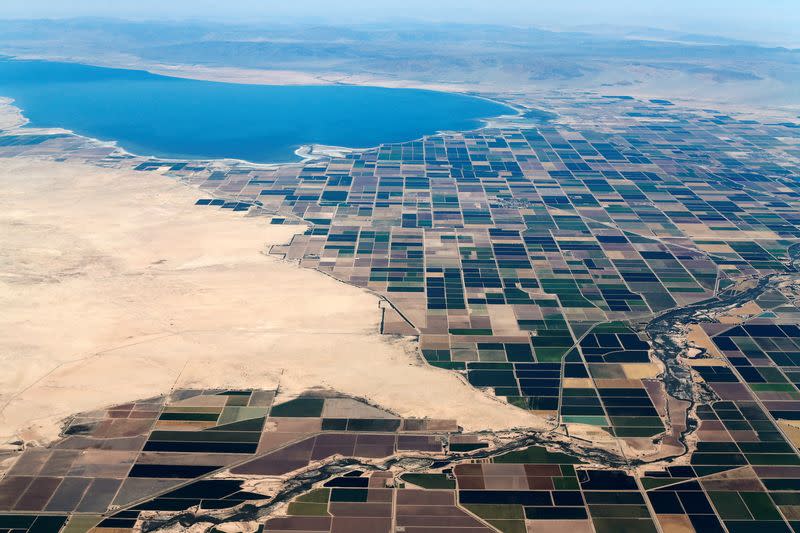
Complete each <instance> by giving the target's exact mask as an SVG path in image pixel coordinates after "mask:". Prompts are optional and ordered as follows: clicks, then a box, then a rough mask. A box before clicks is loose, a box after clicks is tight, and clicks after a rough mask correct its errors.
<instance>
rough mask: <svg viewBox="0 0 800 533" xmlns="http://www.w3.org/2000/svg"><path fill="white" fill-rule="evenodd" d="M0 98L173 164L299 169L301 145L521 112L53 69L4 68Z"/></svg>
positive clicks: (380, 95) (30, 114)
mask: <svg viewBox="0 0 800 533" xmlns="http://www.w3.org/2000/svg"><path fill="white" fill-rule="evenodd" d="M0 96H8V97H11V98H13V99H14V101H15V105H16V106H17V107H19V108H21V109H22V112H23V113H24V115H25V116H26V117H27V118H28V119H29V120H30V125H32V126H35V127H45V128H54V127H58V128H65V129H68V130H72V131H74V132H75V133H78V134H80V135H85V136H87V137H92V138H96V139H100V140H103V141H117V143H118V144H119V146H120V147H122V148H124V149H125V150H127V151H129V152H132V153H136V154H140V155H153V156H157V157H164V158H177V159H181V158H195V159H220V158H231V159H242V160H246V161H251V162H256V163H272V162H290V161H297V160H298V159H299V158H298V156H297V155H296V154H295V153H294V151H295V150H296V149H297V148H299V147H300V146H301V145H306V144H323V145H333V146H346V147H350V148H367V147H372V146H377V145H379V144H381V143H390V142H402V141H409V140H413V139H417V138H419V137H421V136H423V135H427V134H433V133H436V132H437V131H440V130H467V129H474V128H476V127H479V126H480V125H481V119H484V118H490V117H495V116H498V115H502V114H509V113H514V111H513V110H512V109H511V108H509V107H507V106H504V105H502V104H499V103H496V102H492V101H489V100H485V99H481V98H475V97H470V96H466V95H460V94H451V93H444V92H435V91H426V90H417V89H386V88H378V87H360V86H344V85H331V86H267V85H239V84H232V83H217V82H208V81H197V80H188V79H181V78H170V77H166V76H160V75H155V74H151V73H148V72H143V71H136V70H122V69H111V68H103V67H92V66H87V65H80V64H73V63H59V62H51V61H18V60H9V59H6V60H0Z"/></svg>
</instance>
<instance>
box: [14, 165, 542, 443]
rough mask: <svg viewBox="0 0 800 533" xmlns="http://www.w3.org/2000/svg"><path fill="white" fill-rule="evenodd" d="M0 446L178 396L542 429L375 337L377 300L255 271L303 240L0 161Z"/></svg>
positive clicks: (171, 190)
mask: <svg viewBox="0 0 800 533" xmlns="http://www.w3.org/2000/svg"><path fill="white" fill-rule="evenodd" d="M0 186H1V187H2V189H3V191H4V194H3V195H2V198H0V213H2V214H0V228H1V229H0V233H2V234H3V235H4V238H3V241H4V244H3V246H2V248H1V249H0V306H2V308H3V309H4V312H3V313H2V314H1V315H0V346H2V350H1V351H0V364H2V366H3V368H4V372H3V373H2V376H1V377H0V440H2V442H4V443H5V444H6V445H12V444H11V443H17V444H18V443H19V442H20V441H25V442H30V441H34V442H37V443H40V444H44V443H47V442H49V441H51V440H52V439H54V438H56V437H57V435H58V432H59V428H60V424H61V421H62V419H64V418H65V417H67V416H69V415H70V414H72V413H75V412H78V411H84V410H91V409H97V408H100V407H103V406H107V405H110V404H114V403H120V402H124V401H128V400H131V399H136V398H145V397H150V396H156V395H159V394H164V393H167V392H169V391H170V390H171V389H173V388H175V387H180V388H206V387H209V388H210V387H238V388H250V387H252V388H267V389H269V388H275V387H279V388H280V390H281V391H282V392H284V393H285V394H287V397H290V396H291V395H293V394H299V393H301V392H303V391H305V390H306V389H310V388H314V387H323V388H330V389H333V390H336V391H339V392H342V393H346V394H351V395H354V396H358V397H362V398H365V399H368V400H370V401H372V402H375V403H376V404H378V405H381V406H382V407H384V408H386V409H389V410H391V411H394V412H396V413H397V414H399V415H402V416H416V417H426V416H429V417H434V418H450V419H457V420H458V421H459V423H460V424H462V425H463V426H464V427H465V429H467V430H479V429H485V430H499V429H506V428H511V427H516V426H527V427H531V428H535V427H542V426H543V422H542V421H541V420H539V419H537V417H535V416H534V415H532V414H530V413H528V412H526V411H523V410H521V409H517V408H515V407H512V406H510V405H508V404H504V403H501V402H500V401H496V400H494V399H491V398H489V397H488V396H487V395H485V394H483V393H481V392H479V391H478V390H476V389H474V388H472V387H469V386H468V385H467V384H466V383H464V382H463V381H462V379H461V378H459V377H457V375H456V374H454V373H452V372H448V371H445V370H441V369H435V368H432V367H430V366H427V365H423V364H422V363H421V362H420V361H419V359H418V356H417V355H416V351H415V350H416V348H415V346H414V345H413V344H412V343H411V341H410V340H408V339H406V338H391V337H386V336H381V335H379V333H378V326H379V321H380V309H379V305H378V303H379V301H378V298H377V297H375V296H372V295H370V294H368V293H366V292H364V291H361V290H359V289H356V288H354V287H350V286H348V285H345V284H342V283H339V282H337V281H336V280H334V279H332V278H330V277H327V276H325V275H323V274H320V273H318V272H314V271H311V270H307V269H299V268H297V267H296V266H295V265H292V264H290V263H288V262H284V261H281V260H279V259H276V258H275V257H270V256H268V255H267V253H266V252H268V250H269V247H270V246H271V245H272V244H281V243H284V242H286V241H287V240H289V239H290V238H291V236H292V235H293V234H294V232H296V231H298V230H299V228H302V226H275V225H269V224H268V220H267V219H265V218H263V217H259V218H247V217H242V216H240V214H238V213H237V214H233V213H230V212H222V211H214V212H209V211H207V210H202V209H198V208H196V207H194V202H195V200H196V198H197V196H198V193H197V192H196V191H195V190H193V189H191V188H189V187H187V186H185V185H182V184H180V183H178V182H176V181H174V180H172V179H170V178H167V177H163V176H160V175H157V174H154V173H135V172H132V171H122V170H108V169H102V168H97V167H93V166H89V165H85V164H79V163H71V162H49V161H41V160H36V159H30V158H13V159H5V160H1V161H0Z"/></svg>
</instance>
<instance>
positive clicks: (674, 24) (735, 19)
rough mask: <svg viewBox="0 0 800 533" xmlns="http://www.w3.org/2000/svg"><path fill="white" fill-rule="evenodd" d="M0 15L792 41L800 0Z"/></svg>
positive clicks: (153, 2)
mask: <svg viewBox="0 0 800 533" xmlns="http://www.w3.org/2000/svg"><path fill="white" fill-rule="evenodd" d="M0 4H2V8H0V17H5V18H29V17H36V18H38V17H53V18H60V17H71V16H104V17H121V18H137V19H143V18H145V19H151V18H159V17H166V18H170V19H175V18H216V19H225V20H230V21H233V20H268V21H281V20H291V21H292V22H297V21H302V20H307V21H309V22H315V23H316V22H330V23H362V22H370V21H388V20H397V19H420V20H427V21H437V22H438V21H448V22H466V23H500V24H515V25H528V26H541V27H561V28H564V27H572V26H582V25H589V24H616V25H636V26H651V27H659V28H664V29H673V30H680V31H687V32H693V33H705V34H713V35H725V36H730V37H737V38H743V39H749V40H754V41H760V42H786V43H787V44H792V45H796V44H797V43H798V42H799V41H800V37H798V34H800V29H798V28H799V27H800V0H546V1H544V0H388V1H387V0H0Z"/></svg>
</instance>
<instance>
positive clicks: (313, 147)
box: [0, 63, 523, 170]
mask: <svg viewBox="0 0 800 533" xmlns="http://www.w3.org/2000/svg"><path fill="white" fill-rule="evenodd" d="M81 64H82V63H81ZM354 87H357V85H354ZM421 90H428V89H421ZM439 92H442V91H439ZM453 94H459V95H461V96H467V97H469V98H475V99H479V100H485V101H487V102H491V103H493V104H497V105H500V106H503V107H507V108H508V109H509V110H511V111H514V112H515V113H516V114H511V113H508V114H503V115H497V116H494V117H481V118H475V119H472V120H474V121H475V122H478V123H479V124H480V125H479V127H477V128H472V129H467V130H458V131H460V132H465V133H468V132H476V131H480V130H482V129H486V128H491V127H496V125H497V124H498V123H502V122H503V121H505V120H511V119H514V118H518V117H521V116H522V114H523V110H522V109H520V108H519V107H518V106H516V105H514V104H512V103H509V102H505V101H502V100H496V99H493V98H490V97H489V96H486V95H481V94H471V93H453ZM4 115H9V117H10V118H9V119H8V124H7V125H6V124H4V121H3V116H4ZM11 117H15V118H16V120H15V118H11ZM498 121H499V122H498ZM448 131H453V130H437V131H436V132H434V133H430V134H426V135H423V136H421V137H417V138H414V139H407V140H404V141H387V142H386V143H380V144H378V145H375V146H368V147H364V148H351V147H347V146H337V145H326V144H320V143H309V144H302V145H300V146H299V147H298V148H297V149H296V150H294V151H293V152H292V153H294V154H295V155H296V156H297V157H299V158H300V160H299V161H286V162H280V161H279V162H268V163H259V162H254V161H249V160H246V159H237V158H232V157H216V158H215V157H171V156H169V157H163V156H158V155H153V154H140V153H136V152H132V151H130V150H128V149H126V148H124V147H122V146H121V145H120V144H119V141H117V140H103V139H98V138H97V137H92V136H90V135H84V134H82V133H78V132H76V131H74V130H71V129H68V128H41V127H36V126H32V125H31V121H30V119H28V118H27V117H26V116H25V110H24V109H22V108H21V107H19V106H18V105H16V101H15V100H14V98H13V97H10V96H6V95H2V94H0V132H7V133H9V132H10V133H12V134H14V133H17V134H20V135H34V134H40V135H42V134H44V135H58V134H67V135H71V136H73V137H77V138H81V139H85V140H86V141H88V142H90V143H93V144H95V145H97V146H100V147H105V148H113V149H114V150H115V151H116V152H118V153H119V155H121V156H128V157H132V158H142V159H148V160H152V161H161V162H164V163H184V162H197V163H208V164H221V165H228V166H235V165H245V166H248V167H252V168H258V169H264V170H274V169H276V168H279V167H283V166H292V165H302V164H305V163H308V162H311V161H317V160H320V159H325V158H329V157H345V156H346V155H347V154H352V153H363V152H367V151H370V150H376V149H378V148H379V147H380V146H381V145H382V144H388V143H397V142H401V143H407V142H414V141H419V140H422V139H424V138H425V137H431V136H437V135H442V134H444V133H446V132H448Z"/></svg>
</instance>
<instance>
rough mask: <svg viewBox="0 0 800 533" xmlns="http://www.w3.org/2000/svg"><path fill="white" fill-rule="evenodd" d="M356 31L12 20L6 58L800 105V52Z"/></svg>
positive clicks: (650, 39)
mask: <svg viewBox="0 0 800 533" xmlns="http://www.w3.org/2000/svg"><path fill="white" fill-rule="evenodd" d="M578 29H579V30H580V31H568V32H567V31H550V30H543V29H538V28H520V27H505V26H494V25H463V24H441V25H438V24H417V23H404V24H394V25H389V24H382V25H369V26H367V25H364V26H353V27H337V26H319V25H310V26H300V25H289V24H286V25H272V26H264V25H224V24H210V23H207V22H192V23H185V22H183V23H178V22H166V21H164V22H127V21H119V20H102V19H73V20H66V21H64V20H57V21H56V20H21V21H20V20H14V21H11V20H5V21H4V20H0V53H4V54H8V55H14V56H25V57H58V58H60V59H67V60H73V61H81V62H88V63H102V64H106V65H109V64H110V65H115V64H119V65H121V66H130V65H142V66H143V67H144V68H146V67H147V66H148V65H152V64H161V65H201V66H204V67H239V68H246V69H272V70H275V69H282V70H297V71H303V72H325V73H336V74H341V75H344V76H346V75H364V74H369V75H371V76H381V77H388V78H394V79H403V80H412V81H413V80H417V81H419V82H425V83H431V82H447V83H462V84H470V85H472V86H477V87H479V88H485V89H486V90H509V89H512V88H513V89H515V90H520V91H526V90H542V89H606V90H611V88H614V87H616V88H620V89H621V88H626V89H627V90H629V91H636V92H639V93H646V94H653V95H663V96H671V97H681V96H687V97H700V96H703V95H708V94H709V91H713V92H714V93H715V95H714V96H715V98H716V99H718V100H719V99H723V100H725V99H728V100H731V101H743V102H750V103H769V104H774V105H781V104H795V103H798V99H800V95H795V94H794V93H796V92H797V91H796V87H797V84H798V82H800V50H791V49H786V48H780V47H766V46H759V45H757V44H753V43H748V42H743V41H736V40H732V39H727V38H721V37H713V36H707V35H693V34H685V33H678V32H671V31H667V30H660V29H654V28H632V27H616V26H586V27H581V28H578Z"/></svg>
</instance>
